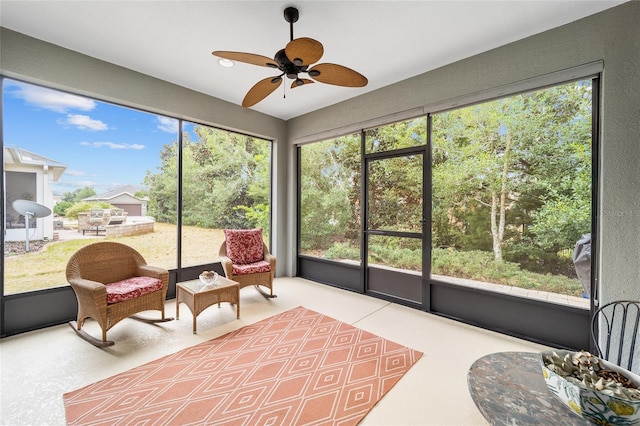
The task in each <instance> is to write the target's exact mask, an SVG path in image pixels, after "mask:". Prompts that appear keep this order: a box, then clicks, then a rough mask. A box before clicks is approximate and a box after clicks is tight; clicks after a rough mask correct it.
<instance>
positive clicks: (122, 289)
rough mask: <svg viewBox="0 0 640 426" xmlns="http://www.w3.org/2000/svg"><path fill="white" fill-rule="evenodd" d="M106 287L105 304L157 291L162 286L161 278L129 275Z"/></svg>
mask: <svg viewBox="0 0 640 426" xmlns="http://www.w3.org/2000/svg"><path fill="white" fill-rule="evenodd" d="M106 287H107V304H112V303H119V302H124V301H125V300H129V299H133V298H136V297H140V296H143V295H145V294H149V293H153V292H154V291H158V290H160V289H161V288H162V280H161V279H158V278H152V277H131V278H127V279H126V280H122V281H116V282H115V283H110V284H107V285H106Z"/></svg>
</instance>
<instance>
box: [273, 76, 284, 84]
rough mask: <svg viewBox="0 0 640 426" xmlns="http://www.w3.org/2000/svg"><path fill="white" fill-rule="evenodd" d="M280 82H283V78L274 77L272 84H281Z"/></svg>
mask: <svg viewBox="0 0 640 426" xmlns="http://www.w3.org/2000/svg"><path fill="white" fill-rule="evenodd" d="M280 80H282V77H280V76H278V77H273V78H272V79H271V82H272V83H273V84H276V83H279V82H280Z"/></svg>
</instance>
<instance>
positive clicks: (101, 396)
mask: <svg viewBox="0 0 640 426" xmlns="http://www.w3.org/2000/svg"><path fill="white" fill-rule="evenodd" d="M421 356H422V353H421V352H418V351H415V350H413V349H410V348H407V347H404V346H402V345H399V344H397V343H394V342H391V341H389V340H386V339H383V338H382V337H379V336H376V335H374V334H371V333H369V332H367V331H364V330H361V329H359V328H356V327H353V326H351V325H349V324H345V323H343V322H340V321H338V320H335V319H333V318H329V317H327V316H324V315H322V314H319V313H318V312H314V311H312V310H309V309H306V308H304V307H301V306H299V307H297V308H294V309H291V310H289V311H286V312H283V313H281V314H278V315H275V316H273V317H270V318H267V319H265V320H262V321H260V322H257V323H255V324H251V325H248V326H245V327H242V328H240V329H238V330H236V331H233V332H230V333H228V334H225V335H224V336H220V337H218V338H215V339H212V340H209V341H207V342H204V343H200V344H198V345H196V346H193V347H190V348H187V349H183V350H181V351H180V352H177V353H175V354H172V355H167V356H165V357H162V358H160V359H158V360H156V361H152V362H149V363H147V364H144V365H141V366H140V367H136V368H133V369H131V370H129V371H125V372H124V373H120V374H117V375H115V376H113V377H109V378H107V379H104V380H101V381H99V382H96V383H93V384H91V385H88V386H85V387H83V388H81V389H78V390H75V391H73V392H69V393H66V394H64V396H63V399H64V405H65V413H66V418H67V423H68V424H69V425H204V424H209V425H265V426H266V425H355V424H357V423H358V422H359V421H360V420H362V418H363V417H364V416H365V415H366V414H367V413H368V412H369V411H370V410H371V408H373V406H374V405H375V404H376V403H377V402H378V401H379V400H380V399H381V398H382V397H383V396H384V395H385V394H386V393H387V392H388V391H389V390H390V389H391V388H392V387H393V386H394V385H395V384H396V383H397V382H398V380H400V378H401V377H402V376H403V375H404V374H405V373H406V372H407V371H408V370H409V368H411V366H413V364H415V363H416V361H418V359H420V357H421Z"/></svg>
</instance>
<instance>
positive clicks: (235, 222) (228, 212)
mask: <svg viewBox="0 0 640 426" xmlns="http://www.w3.org/2000/svg"><path fill="white" fill-rule="evenodd" d="M2 89H3V92H2V95H3V99H2V100H3V120H2V123H3V128H2V131H3V140H4V146H3V149H4V171H5V172H4V183H5V188H3V189H5V190H4V191H3V193H4V194H5V197H4V200H3V202H4V205H5V217H4V218H3V221H4V225H3V231H4V234H5V235H4V238H5V247H4V250H5V254H4V271H3V273H4V294H14V293H20V292H26V291H33V290H39V289H44V288H51V287H57V286H63V285H67V282H66V276H65V267H66V263H67V260H68V259H69V257H70V256H71V254H73V253H74V252H75V251H76V250H78V249H79V248H80V247H82V246H84V245H87V244H90V243H93V242H96V241H101V240H105V239H109V240H115V241H119V242H122V243H124V244H127V245H130V246H132V247H133V248H135V249H136V250H138V251H139V252H140V253H141V254H142V255H143V256H144V258H145V259H146V261H147V262H148V263H149V264H152V265H155V266H160V267H163V268H166V269H176V268H181V267H184V266H194V265H199V264H208V263H213V262H215V261H217V258H218V255H217V253H218V248H219V246H220V243H221V242H222V240H223V238H222V235H223V232H222V229H223V228H251V227H261V228H263V229H264V233H265V240H266V241H268V238H269V232H270V188H271V143H270V141H266V140H262V139H257V138H253V137H249V136H246V135H241V134H238V133H233V132H228V131H224V130H220V129H216V128H213V127H208V126H203V125H198V124H194V123H187V122H184V123H183V122H182V121H180V120H178V119H174V118H171V117H166V116H160V115H156V114H150V113H147V112H144V111H139V110H135V109H130V108H125V107H122V106H118V105H114V104H110V103H105V102H100V101H97V100H93V99H89V98H86V97H82V96H77V95H73V94H69V93H65V92H61V91H57V90H52V89H48V88H44V87H40V86H36V85H31V84H26V83H23V82H19V81H14V80H10V79H4V80H3V86H2ZM181 125H182V130H183V132H182V133H183V135H184V137H183V140H182V141H180V132H179V130H180V126H181ZM179 150H182V152H179ZM180 158H182V167H181V168H180V167H179V166H180V164H179V159H180ZM179 170H182V175H181V176H180V175H179ZM180 189H181V190H182V192H180ZM179 193H181V194H182V197H183V198H182V199H181V200H179V199H178V194H179ZM16 199H26V200H30V201H34V202H37V203H38V204H41V205H43V206H45V207H47V208H49V209H50V210H51V211H52V214H51V215H49V216H47V217H43V218H37V219H32V220H31V221H30V223H29V224H28V225H29V227H28V232H27V231H25V223H24V216H22V215H21V214H20V213H19V212H17V211H15V209H13V208H12V206H13V202H14V201H15V200H16ZM180 203H181V205H182V210H181V211H179V208H178V206H179V204H180ZM96 212H97V213H96ZM179 214H181V215H182V216H181V217H180V219H181V220H182V225H183V226H182V229H178V227H177V223H178V220H179V216H178V215H179ZM118 215H120V216H124V220H117V216H118ZM179 238H180V240H179ZM27 239H28V240H29V241H28V242H29V244H28V245H27ZM178 241H180V242H181V243H182V244H181V247H182V252H181V255H182V257H181V258H179V256H178ZM27 249H28V250H27ZM179 259H180V260H181V264H178V261H179Z"/></svg>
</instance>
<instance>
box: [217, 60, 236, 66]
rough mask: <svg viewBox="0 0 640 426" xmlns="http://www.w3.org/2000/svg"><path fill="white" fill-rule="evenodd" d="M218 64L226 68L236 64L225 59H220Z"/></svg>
mask: <svg viewBox="0 0 640 426" xmlns="http://www.w3.org/2000/svg"><path fill="white" fill-rule="evenodd" d="M218 63H219V64H220V65H222V66H223V67H225V68H231V67H232V66H233V65H234V64H233V61H231V60H229V59H225V58H220V59H218Z"/></svg>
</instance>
